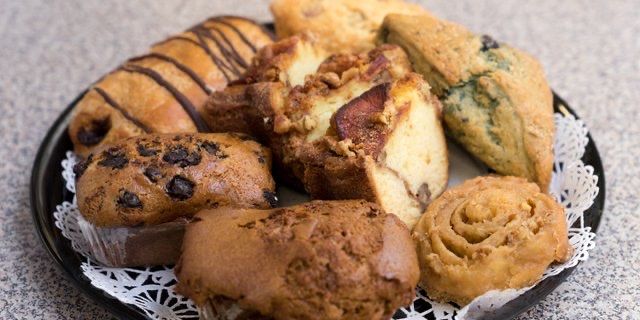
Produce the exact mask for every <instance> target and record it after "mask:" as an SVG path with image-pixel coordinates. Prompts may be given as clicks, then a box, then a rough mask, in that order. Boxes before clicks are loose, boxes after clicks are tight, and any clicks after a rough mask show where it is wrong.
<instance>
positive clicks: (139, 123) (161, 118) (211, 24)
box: [69, 16, 272, 156]
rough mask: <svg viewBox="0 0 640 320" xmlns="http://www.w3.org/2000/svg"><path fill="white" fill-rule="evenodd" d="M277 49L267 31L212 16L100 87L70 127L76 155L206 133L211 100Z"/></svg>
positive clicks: (246, 22) (86, 98)
mask: <svg viewBox="0 0 640 320" xmlns="http://www.w3.org/2000/svg"><path fill="white" fill-rule="evenodd" d="M271 42H272V35H271V34H270V33H269V32H268V31H266V30H265V29H264V28H263V27H262V26H261V25H258V24H256V23H255V22H253V21H251V20H247V19H245V18H240V17H230V16H222V17H213V18H210V19H208V20H206V21H204V22H203V23H201V24H198V25H196V26H194V27H192V28H190V29H189V30H187V31H186V32H184V33H181V34H179V35H175V36H172V37H170V38H168V39H166V40H165V41H162V42H160V43H157V44H155V45H154V46H153V47H152V48H151V50H150V52H149V53H148V54H145V55H143V56H140V57H136V58H132V59H130V60H128V61H127V62H126V63H124V64H123V65H122V66H120V67H119V68H118V69H116V70H114V71H112V72H111V73H109V74H107V75H105V76H104V77H103V78H102V79H100V80H98V81H97V82H96V83H95V84H94V85H93V86H92V87H91V88H90V89H89V90H88V91H87V92H86V93H85V95H84V96H83V97H82V99H81V100H80V101H79V102H78V103H77V105H76V107H75V110H74V114H73V118H72V120H71V123H70V124H69V136H70V137H71V141H72V142H73V145H74V149H75V152H76V153H77V154H79V155H81V156H87V155H88V154H89V153H90V152H91V151H92V150H93V149H94V148H96V147H99V146H102V145H105V144H110V143H113V142H116V141H117V140H119V139H122V138H126V137H131V136H135V135H139V134H144V133H175V132H183V133H185V132H207V131H209V128H208V126H207V124H206V123H205V122H204V121H203V120H202V117H201V116H200V113H201V112H202V107H203V104H204V102H205V100H206V99H207V97H208V95H209V94H210V93H212V92H214V91H216V90H219V89H222V88H224V87H225V86H226V84H227V83H228V82H230V81H233V80H236V79H237V78H238V77H240V76H241V75H242V74H243V72H244V70H245V69H246V67H247V66H248V65H249V63H250V62H251V59H252V57H253V56H254V54H255V52H256V51H257V50H258V49H259V48H261V47H262V46H264V45H266V44H269V43H271Z"/></svg>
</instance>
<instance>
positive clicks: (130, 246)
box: [74, 133, 277, 267]
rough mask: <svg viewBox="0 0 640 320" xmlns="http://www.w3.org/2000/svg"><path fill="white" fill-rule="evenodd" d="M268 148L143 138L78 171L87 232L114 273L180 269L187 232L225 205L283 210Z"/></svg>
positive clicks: (224, 140) (208, 139) (221, 138)
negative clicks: (205, 212)
mask: <svg viewBox="0 0 640 320" xmlns="http://www.w3.org/2000/svg"><path fill="white" fill-rule="evenodd" d="M270 163H271V157H270V152H269V150H268V149H266V148H264V147H262V146H260V145H259V144H257V143H256V142H253V141H250V140H247V137H246V136H242V135H238V134H204V133H193V134H170V135H169V134H165V135H157V134H156V135H141V136H137V137H131V138H128V139H124V140H121V141H120V142H118V143H116V144H113V145H105V146H103V147H101V148H100V149H97V150H96V153H92V154H90V155H89V156H88V157H87V159H86V160H83V161H81V162H80V163H78V164H77V165H76V166H75V168H74V169H75V170H74V171H75V173H76V192H77V203H78V209H79V211H80V213H81V215H82V217H83V218H82V219H81V220H82V221H80V223H79V225H80V228H81V231H82V234H83V235H84V236H85V238H86V239H87V240H88V241H89V243H90V244H91V251H92V252H91V253H92V255H93V257H94V258H95V259H96V260H97V261H99V262H101V263H103V264H105V265H109V266H119V267H121V266H143V265H157V264H170V263H174V262H175V261H176V259H177V257H178V254H179V252H180V243H181V240H182V235H183V234H184V227H185V225H186V224H187V223H188V222H189V220H190V218H191V216H193V215H194V214H195V213H196V212H198V211H200V210H202V209H206V208H215V207H218V206H227V205H229V206H236V207H251V208H263V209H264V208H271V207H273V206H275V205H276V200H277V199H276V197H275V183H274V181H273V179H272V177H271V174H270V171H269V170H270Z"/></svg>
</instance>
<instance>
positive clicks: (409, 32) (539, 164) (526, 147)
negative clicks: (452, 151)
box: [379, 14, 555, 191]
mask: <svg viewBox="0 0 640 320" xmlns="http://www.w3.org/2000/svg"><path fill="white" fill-rule="evenodd" d="M379 41H381V42H388V43H394V44H397V45H400V46H401V47H403V48H404V49H405V50H406V51H407V53H408V55H409V57H410V59H411V61H412V64H413V66H414V68H415V69H416V71H417V72H419V73H421V74H422V75H423V76H424V77H425V79H426V80H427V81H428V82H429V84H430V85H431V86H432V87H433V89H434V93H435V94H436V95H438V96H439V97H442V103H443V111H444V112H443V118H444V121H445V123H446V128H447V133H448V134H449V135H450V136H452V137H453V138H454V139H456V140H457V141H458V142H460V143H461V144H462V145H463V146H464V147H465V148H466V149H467V150H468V151H469V152H471V153H472V154H473V155H474V156H476V157H477V158H479V159H480V160H482V161H483V162H484V163H485V164H487V165H488V166H489V167H491V168H492V169H494V170H496V171H497V172H498V173H501V174H504V175H515V176H520V177H524V178H527V179H529V180H530V181H533V182H536V183H538V185H539V186H540V188H541V189H542V190H543V191H546V190H547V188H548V186H549V182H550V180H551V172H552V169H553V138H554V134H555V127H554V122H553V97H552V94H551V90H550V88H549V85H548V84H547V81H546V79H545V77H544V72H543V70H542V67H541V66H540V64H539V63H538V62H537V61H536V60H535V59H534V58H532V57H531V56H529V55H527V54H526V53H524V52H522V51H520V50H518V49H515V48H512V47H509V46H507V45H505V44H502V43H497V42H496V41H495V40H493V39H491V38H490V37H488V36H482V37H480V36H476V35H474V34H473V33H471V32H470V31H468V30H467V29H465V28H464V27H462V26H460V25H457V24H454V23H451V22H447V21H444V20H440V19H437V18H435V17H433V16H431V15H428V14H424V15H421V16H410V15H397V14H392V15H389V16H387V17H386V18H385V21H384V23H383V26H382V28H381V31H380V33H379Z"/></svg>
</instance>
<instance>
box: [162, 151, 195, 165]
mask: <svg viewBox="0 0 640 320" xmlns="http://www.w3.org/2000/svg"><path fill="white" fill-rule="evenodd" d="M201 159H202V158H201V157H200V154H199V153H197V152H195V151H194V152H191V153H189V150H187V149H186V148H185V147H183V146H177V147H175V148H172V149H170V150H169V152H167V153H165V155H164V157H162V160H164V161H165V162H168V163H170V164H177V165H179V166H180V167H182V168H184V167H188V166H195V165H197V164H199V163H200V160H201Z"/></svg>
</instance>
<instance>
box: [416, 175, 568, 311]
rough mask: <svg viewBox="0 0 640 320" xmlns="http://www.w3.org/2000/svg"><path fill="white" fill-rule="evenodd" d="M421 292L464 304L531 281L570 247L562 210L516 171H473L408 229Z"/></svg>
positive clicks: (522, 285)
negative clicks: (477, 173) (503, 173)
mask: <svg viewBox="0 0 640 320" xmlns="http://www.w3.org/2000/svg"><path fill="white" fill-rule="evenodd" d="M413 238H414V241H415V242H416V247H417V250H418V259H419V262H420V269H421V281H420V283H421V285H422V286H423V287H424V288H425V289H426V290H427V293H428V294H429V297H431V298H433V299H436V300H439V301H443V302H446V301H452V302H455V303H458V304H459V305H465V304H467V303H469V302H470V301H471V300H473V299H474V298H476V297H478V296H480V295H482V294H483V293H485V292H487V291H490V290H501V289H508V288H523V287H526V286H529V285H533V284H534V283H535V282H536V281H537V280H538V279H540V277H541V276H542V274H543V272H544V271H545V269H546V268H547V267H548V266H549V265H550V264H551V263H553V262H556V261H557V262H562V261H565V260H566V259H567V258H568V256H569V253H570V245H569V242H568V237H567V224H566V221H565V215H564V209H563V208H562V207H561V206H560V205H559V204H558V203H557V202H556V201H554V200H553V199H552V198H551V197H550V196H549V195H546V194H544V193H541V192H540V189H539V188H538V186H537V185H535V184H533V183H530V182H527V181H526V180H524V179H522V178H517V177H497V176H496V177H493V176H489V177H478V178H475V179H472V180H468V181H466V182H465V183H463V184H462V185H460V186H457V187H454V188H452V189H449V190H447V191H446V192H444V193H443V194H442V195H441V196H440V197H439V198H438V199H436V200H435V201H433V202H432V203H431V204H430V205H429V207H428V209H427V211H426V212H425V214H424V215H423V216H422V218H420V221H419V222H418V224H417V225H416V227H415V229H414V230H413Z"/></svg>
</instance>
